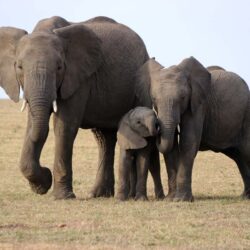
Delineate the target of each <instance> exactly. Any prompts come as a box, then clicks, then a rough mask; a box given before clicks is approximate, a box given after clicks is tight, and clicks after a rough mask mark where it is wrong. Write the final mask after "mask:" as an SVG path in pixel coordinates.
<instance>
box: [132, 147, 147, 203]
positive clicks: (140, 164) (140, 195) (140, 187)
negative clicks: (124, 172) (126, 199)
mask: <svg viewBox="0 0 250 250" xmlns="http://www.w3.org/2000/svg"><path fill="white" fill-rule="evenodd" d="M149 157H150V155H149V154H147V153H145V151H144V150H141V152H140V153H138V154H137V157H136V173H137V182H136V195H135V199H136V200H147V199H148V198H147V178H148V169H149V165H150V158H149Z"/></svg>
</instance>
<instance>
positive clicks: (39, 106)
mask: <svg viewBox="0 0 250 250" xmlns="http://www.w3.org/2000/svg"><path fill="white" fill-rule="evenodd" d="M0 44H1V46H0V86H2V87H3V88H4V89H5V91H6V93H7V94H8V95H9V97H10V98H11V99H12V100H13V101H15V102H17V101H18V100H19V90H20V87H21V88H22V89H23V98H24V103H25V104H26V103H27V104H28V105H29V122H28V126H29V127H28V129H29V130H28V133H27V138H26V139H25V142H24V148H23V152H22V155H21V162H20V167H21V170H22V172H23V174H24V176H25V177H26V178H27V179H28V180H29V181H30V183H33V184H35V185H36V186H37V187H39V185H40V184H41V185H43V183H47V182H48V184H46V188H44V189H42V191H39V188H34V190H36V192H39V193H45V192H47V189H48V188H49V187H50V185H51V181H49V180H47V179H48V178H50V179H51V177H49V176H50V174H49V170H46V171H45V170H44V168H41V167H40V163H39V157H40V153H41V150H42V147H43V144H44V142H45V140H46V138H47V135H48V129H49V118H50V114H51V112H52V110H54V112H57V105H56V100H60V101H61V102H63V101H65V100H66V99H69V98H72V96H73V95H74V93H75V92H76V91H77V89H78V88H79V87H80V85H81V84H82V86H84V84H85V83H86V82H87V81H88V78H89V77H90V76H91V75H92V74H93V73H94V72H96V71H97V69H98V68H99V67H100V65H101V64H102V62H103V61H102V49H101V41H100V39H99V38H98V37H97V36H96V34H95V33H94V32H93V31H91V30H90V29H89V28H88V27H86V26H85V25H83V24H74V25H70V23H68V22H67V21H66V20H64V19H62V18H60V17H53V18H50V19H45V20H42V21H40V22H39V23H38V25H37V26H36V27H35V29H34V31H33V32H32V33H31V34H27V32H26V31H24V30H20V29H17V28H10V27H2V28H0ZM86 85H87V84H86ZM81 91H84V89H83V88H82V89H81ZM24 106H25V105H24ZM24 106H23V108H24ZM58 108H59V110H58V112H59V113H60V106H59V107H58ZM34 145H36V146H34ZM37 145H39V146H37ZM31 148H35V150H33V151H32V152H33V153H32V156H33V160H34V162H33V161H28V162H27V157H26V156H25V155H26V153H27V151H28V150H31ZM37 166H38V167H37ZM45 179H46V180H45Z"/></svg>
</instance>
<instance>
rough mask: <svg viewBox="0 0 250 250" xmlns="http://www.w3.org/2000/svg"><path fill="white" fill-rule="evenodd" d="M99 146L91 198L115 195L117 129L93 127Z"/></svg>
mask: <svg viewBox="0 0 250 250" xmlns="http://www.w3.org/2000/svg"><path fill="white" fill-rule="evenodd" d="M92 132H93V134H94V136H95V139H96V142H97V144H98V148H99V160H98V169H97V174H96V181H95V185H94V187H93V189H92V191H91V192H90V194H89V198H95V197H110V196H114V182H115V179H114V152H115V151H114V150H115V144H116V131H115V130H104V129H92Z"/></svg>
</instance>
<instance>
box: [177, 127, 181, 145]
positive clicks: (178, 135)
mask: <svg viewBox="0 0 250 250" xmlns="http://www.w3.org/2000/svg"><path fill="white" fill-rule="evenodd" d="M180 131H181V129H180V124H178V125H177V132H178V133H177V141H178V144H179V143H180Z"/></svg>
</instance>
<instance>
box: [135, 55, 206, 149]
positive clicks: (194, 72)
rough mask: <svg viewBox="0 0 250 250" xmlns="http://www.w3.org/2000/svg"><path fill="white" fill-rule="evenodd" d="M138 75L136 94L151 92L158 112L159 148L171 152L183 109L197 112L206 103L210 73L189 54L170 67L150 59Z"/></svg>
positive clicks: (192, 113) (193, 113)
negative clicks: (188, 56)
mask: <svg viewBox="0 0 250 250" xmlns="http://www.w3.org/2000/svg"><path fill="white" fill-rule="evenodd" d="M137 77H138V79H137V88H136V89H137V95H138V96H139V97H140V95H150V96H151V98H152V102H153V106H154V109H155V110H156V112H157V115H158V120H159V124H160V129H161V134H160V136H158V138H157V146H158V149H159V151H160V152H162V153H168V152H169V151H171V150H172V147H173V142H174V138H175V136H174V135H175V133H176V130H177V126H178V125H181V122H182V119H181V118H182V116H183V115H184V113H185V112H190V115H195V113H196V112H197V110H198V109H199V108H200V107H201V106H202V105H203V104H204V103H205V100H206V93H207V92H208V91H209V89H210V81H211V75H210V73H209V72H208V70H207V69H206V68H204V67H203V66H202V65H201V64H200V63H199V62H198V61H197V60H196V59H195V58H194V57H190V58H187V59H184V60H183V61H182V62H181V63H180V64H179V65H175V66H171V67H169V68H164V67H163V66H162V65H160V64H159V63H158V62H156V61H155V60H154V59H150V60H149V61H148V62H146V63H145V64H144V65H143V66H142V68H141V69H140V70H139V72H138V76H137ZM141 98H142V97H141Z"/></svg>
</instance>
